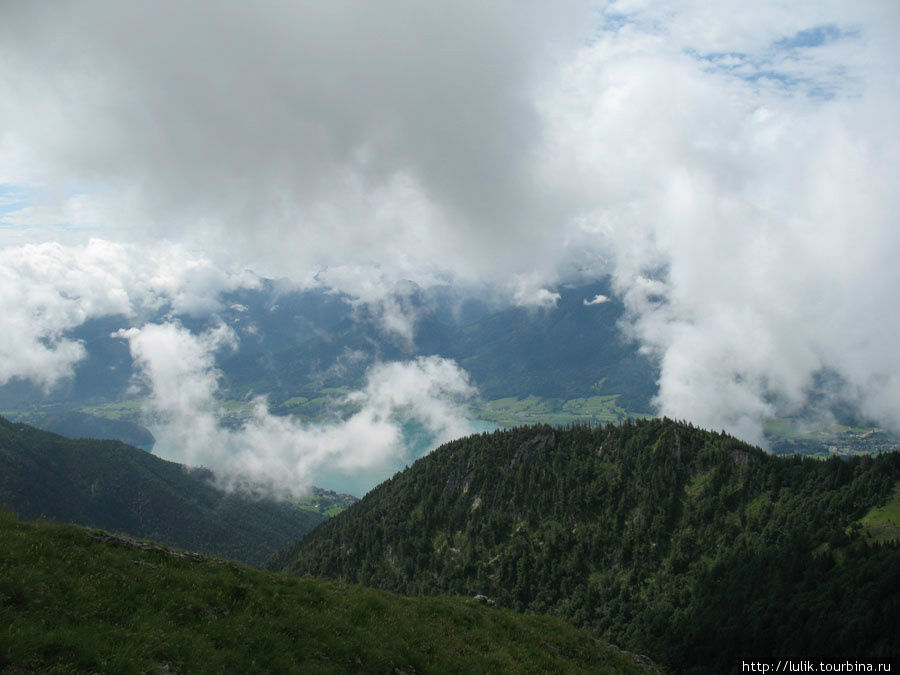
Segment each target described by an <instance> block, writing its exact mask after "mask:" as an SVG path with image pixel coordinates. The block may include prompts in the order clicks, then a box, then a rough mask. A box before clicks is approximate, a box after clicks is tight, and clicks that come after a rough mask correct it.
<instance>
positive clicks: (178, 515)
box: [0, 417, 326, 564]
mask: <svg viewBox="0 0 900 675" xmlns="http://www.w3.org/2000/svg"><path fill="white" fill-rule="evenodd" d="M0 506H2V507H6V508H10V509H12V510H13V511H14V512H15V513H16V514H18V515H19V516H20V517H21V518H26V519H33V518H39V517H42V518H47V519H50V520H55V521H58V522H63V523H76V524H79V525H84V526H89V527H96V528H102V529H104V530H110V531H113V532H124V533H128V534H129V535H132V536H137V537H147V538H149V539H153V540H155V541H159V542H163V543H166V544H169V545H171V546H178V547H181V548H187V549H191V550H194V551H199V552H202V553H209V554H214V555H219V556H223V557H227V558H231V559H233V560H240V561H243V562H247V563H251V564H261V563H262V562H264V561H265V560H266V559H267V558H268V557H269V556H270V555H271V554H272V553H274V552H275V551H277V550H278V549H279V548H281V547H282V546H284V545H286V544H287V543H288V542H290V541H292V540H293V539H296V538H297V537H299V536H300V535H302V534H304V533H305V532H307V531H309V530H311V529H312V528H313V527H315V526H316V525H317V524H319V523H320V522H321V521H323V520H324V519H325V518H326V516H325V515H322V514H320V513H318V512H316V511H313V510H308V509H304V508H301V506H299V505H296V504H292V503H290V502H286V501H277V500H275V499H273V498H271V497H266V498H261V497H259V496H253V495H242V494H240V493H234V492H230V493H229V492H226V491H224V490H222V489H219V488H218V487H216V485H215V483H214V479H213V475H212V473H210V472H209V471H208V470H206V469H200V468H193V467H186V466H183V465H181V464H176V463H174V462H167V461H165V460H163V459H160V458H159V457H156V456H154V455H152V454H150V453H148V452H145V451H143V450H139V449H138V448H135V447H132V446H129V445H126V444H124V443H121V442H119V441H102V440H92V439H84V440H72V439H68V438H65V437H63V436H59V435H57V434H53V433H49V432H45V431H41V430H39V429H36V428H34V427H31V426H29V425H26V424H22V423H18V422H11V421H9V420H6V419H4V418H2V417H0Z"/></svg>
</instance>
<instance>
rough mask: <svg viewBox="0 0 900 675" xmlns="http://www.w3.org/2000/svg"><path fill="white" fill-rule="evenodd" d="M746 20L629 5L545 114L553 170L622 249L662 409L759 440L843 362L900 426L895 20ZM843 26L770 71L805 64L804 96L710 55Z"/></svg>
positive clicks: (611, 244) (870, 7) (588, 50)
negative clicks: (888, 72)
mask: <svg viewBox="0 0 900 675" xmlns="http://www.w3.org/2000/svg"><path fill="white" fill-rule="evenodd" d="M615 7H620V4H619V3H617V4H616V5H615ZM747 7H749V6H743V7H742V8H739V9H738V10H737V11H736V16H734V17H729V16H725V15H721V16H719V15H718V14H717V15H716V18H717V20H716V21H708V20H707V19H709V17H708V13H709V12H711V11H715V10H713V9H711V8H712V6H711V5H708V6H706V8H705V9H700V10H697V11H695V10H694V9H692V8H686V7H682V8H681V9H680V10H679V8H678V7H677V6H676V7H675V8H674V10H673V11H672V12H671V13H669V12H668V11H667V12H665V13H664V12H660V11H659V9H660V6H659V5H656V4H650V5H646V4H644V3H633V4H631V5H630V6H629V8H628V9H627V10H626V7H625V6H621V7H620V8H621V10H622V11H634V12H635V14H634V15H633V16H631V17H630V19H629V20H630V21H631V22H632V23H631V24H629V25H628V26H627V27H626V28H623V29H622V30H620V31H618V32H609V33H606V34H602V35H600V36H599V37H598V39H597V40H596V41H595V42H594V43H593V44H591V45H590V46H587V47H585V48H584V49H583V50H582V52H581V53H580V55H579V56H578V58H577V59H575V60H574V61H573V62H572V63H571V64H569V66H568V67H567V68H566V69H565V70H564V71H563V74H562V78H561V80H560V83H559V86H558V87H557V89H555V94H554V96H553V97H551V98H550V99H548V100H547V101H545V106H546V107H545V116H546V119H547V123H548V125H549V128H550V129H551V131H550V133H549V134H548V138H549V139H550V143H551V147H550V149H549V150H548V151H547V155H546V156H547V157H548V162H547V164H546V165H545V170H546V171H547V172H548V176H550V179H551V180H557V181H559V185H560V190H568V193H569V195H570V201H571V203H573V204H578V209H579V211H580V216H579V217H578V218H577V219H576V220H575V221H574V222H577V223H578V225H579V227H581V228H582V230H583V231H585V232H586V233H589V234H591V235H595V236H596V237H597V238H598V239H601V240H603V241H604V242H605V243H606V246H607V247H608V250H610V251H611V253H612V256H611V259H612V261H613V264H614V270H615V275H614V276H615V281H616V286H617V289H618V290H619V291H620V292H621V293H623V295H624V297H625V300H626V304H627V306H628V309H629V311H630V318H629V326H630V330H632V331H633V332H634V334H635V335H636V336H637V337H638V338H639V339H640V340H641V341H642V342H643V343H644V344H645V345H646V346H647V347H648V348H649V349H650V350H651V351H652V352H653V353H655V354H656V356H657V357H658V358H659V360H660V364H661V378H660V382H659V384H660V392H659V396H658V397H657V404H658V406H659V410H660V412H661V413H664V414H667V415H670V416H674V417H684V418H687V419H690V420H692V421H694V422H697V423H700V424H703V425H707V426H712V427H717V428H718V427H724V428H726V429H728V430H730V431H732V432H735V433H738V434H740V435H741V436H743V437H744V438H747V439H750V440H754V441H760V440H762V421H763V420H764V419H765V418H767V417H769V416H771V415H773V414H776V413H781V414H789V413H792V412H796V411H797V410H799V408H800V407H801V406H802V405H803V404H804V403H805V402H806V395H807V391H808V389H809V388H810V387H811V386H812V384H813V376H814V375H815V373H817V372H819V371H820V370H821V369H823V368H826V369H828V370H830V371H832V372H836V373H838V374H839V376H840V377H841V378H842V379H843V380H844V381H845V382H846V383H847V386H846V387H845V388H844V389H843V391H841V392H840V395H842V396H844V397H847V398H850V399H851V400H856V401H857V402H859V403H860V404H861V406H862V409H863V411H864V412H865V413H867V414H869V415H872V416H873V417H875V418H877V419H880V420H881V421H882V422H883V423H886V424H891V425H893V426H894V428H900V413H898V410H900V395H898V394H900V390H898V384H897V383H898V378H900V357H898V352H897V350H896V349H894V348H893V347H892V346H891V339H890V338H889V337H888V336H889V335H891V334H893V335H896V334H900V316H898V314H897V313H896V312H894V311H892V310H891V308H893V307H895V306H898V301H900V297H898V289H900V268H898V266H897V265H896V262H895V261H894V260H893V259H894V258H895V257H896V252H897V251H900V233H898V230H897V228H896V227H895V224H894V221H895V214H896V212H897V208H898V207H900V199H898V196H897V192H896V190H894V189H893V188H892V187H891V185H892V184H893V183H895V182H896V179H897V178H898V177H900V140H898V139H900V124H898V119H900V117H898V115H897V113H898V110H900V98H898V95H897V90H896V87H890V88H886V87H885V80H884V78H883V71H884V68H885V64H886V63H890V64H892V66H891V67H892V68H893V71H892V72H893V73H894V74H895V75H894V76H895V77H896V73H897V72H898V69H897V68H896V66H897V61H898V59H897V54H896V50H895V49H894V48H893V46H892V42H891V40H892V39H891V38H889V37H888V34H889V31H887V30H885V28H884V26H883V25H878V21H881V20H884V21H886V22H887V23H888V24H890V25H893V26H895V27H896V26H897V25H898V21H897V20H898V13H897V11H896V10H891V11H885V9H884V8H885V7H886V5H876V4H866V5H864V6H862V7H861V8H859V9H858V10H856V11H849V10H848V9H847V7H848V6H846V5H843V6H841V7H836V6H834V5H825V6H823V7H820V8H818V9H814V8H811V7H803V6H800V7H796V6H794V5H793V4H792V5H791V8H790V9H789V10H788V9H785V8H784V7H782V9H781V10H780V12H781V13H782V14H784V13H787V14H789V15H790V16H789V17H787V18H789V19H790V20H786V21H779V20H777V17H778V14H779V13H778V12H776V13H775V14H773V15H772V16H767V15H765V13H759V14H757V13H754V14H753V16H752V19H753V20H752V21H750V22H749V23H747V24H746V25H745V24H743V23H742V20H743V17H744V16H745V15H746V14H747V11H748V10H747ZM755 7H756V5H754V8H755ZM854 7H858V6H854ZM851 18H852V20H851ZM830 22H836V23H837V25H838V28H836V29H835V31H834V32H835V33H836V34H837V33H839V34H840V35H841V37H840V38H835V40H833V41H831V42H828V41H825V42H823V44H822V45H821V46H818V47H815V48H813V47H809V48H805V49H804V54H802V59H800V63H799V64H798V62H796V61H794V60H792V58H793V57H790V56H785V57H784V58H783V59H782V60H780V61H778V62H777V63H773V64H770V66H771V67H772V68H773V69H782V68H783V72H782V71H779V72H780V73H782V74H784V75H786V76H790V77H794V76H795V75H796V73H794V72H793V71H790V72H789V71H788V70H787V68H788V66H790V67H791V68H796V67H800V66H801V65H802V66H803V72H804V73H805V79H804V81H803V82H802V83H798V84H797V85H796V86H794V87H785V86H784V81H782V80H779V81H778V82H775V83H774V84H772V83H769V84H772V86H769V85H768V84H764V83H761V82H760V81H759V80H758V79H753V78H748V77H745V75H746V73H732V72H728V70H727V69H724V68H711V67H710V66H709V63H708V62H707V61H705V60H704V59H701V58H698V57H697V54H698V53H700V52H712V51H716V50H719V51H724V52H730V51H740V52H742V53H745V54H749V55H750V56H748V57H747V58H748V59H749V58H751V57H752V58H758V59H763V60H764V59H765V58H768V59H770V60H772V59H775V58H776V56H777V55H773V53H772V50H773V47H772V45H773V44H776V43H777V42H778V40H781V39H785V38H786V39H789V40H790V39H791V38H793V39H795V40H796V39H797V38H796V34H797V33H798V32H800V31H802V30H805V29H809V28H813V27H816V26H820V25H823V24H830ZM723 31H724V32H723ZM726 39H730V40H732V43H731V46H730V47H729V46H728V43H727V42H724V43H723V40H726ZM851 52H852V53H851ZM848 53H850V55H849V56H848ZM845 57H846V58H847V59H848V60H847V61H846V62H845V61H844V60H843V59H845ZM779 58H780V57H779ZM798 58H799V57H798ZM804 64H805V65H804ZM838 70H840V71H842V72H843V75H842V77H839V78H836V79H835V78H832V77H831V75H830V74H831V73H834V72H836V71H838ZM776 74H778V73H776ZM779 77H780V75H779ZM776 79H777V78H776ZM776 85H777V86H776ZM826 90H827V91H826ZM824 94H827V96H826V95H824ZM863 316H866V317H871V318H873V319H874V320H869V319H862V318H861V317H863ZM875 317H877V318H875ZM859 392H865V394H861V393H859Z"/></svg>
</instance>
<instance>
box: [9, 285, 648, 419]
mask: <svg viewBox="0 0 900 675" xmlns="http://www.w3.org/2000/svg"><path fill="white" fill-rule="evenodd" d="M558 292H559V294H560V299H559V302H558V304H557V306H556V307H552V308H544V309H534V308H525V307H507V308H505V309H497V308H491V307H490V306H489V305H487V304H486V303H484V302H481V301H477V300H475V299H465V298H459V297H455V296H454V295H453V293H452V292H451V291H450V290H443V291H442V290H441V289H428V290H427V291H426V290H424V289H420V288H418V287H417V286H416V285H415V284H412V283H411V282H408V283H407V284H405V285H404V284H400V285H398V288H397V291H396V293H395V294H394V295H392V296H390V297H389V298H388V299H387V300H388V302H387V304H389V305H391V306H392V307H394V309H393V310H390V311H401V312H403V313H404V314H405V316H406V318H407V319H409V320H410V321H411V322H412V323H411V325H412V326H413V327H414V332H413V335H412V340H411V341H410V340H408V339H407V338H405V337H403V336H401V335H398V334H396V333H393V332H391V331H390V330H388V329H387V328H386V327H385V323H384V320H383V316H384V315H383V311H385V309H384V307H383V306H381V305H378V304H377V303H376V304H375V305H372V306H369V305H365V304H361V303H357V302H354V301H353V300H352V298H350V297H349V296H347V295H345V294H340V293H334V292H332V291H330V290H329V289H321V288H320V289H307V290H304V291H297V290H292V289H290V288H289V287H283V286H282V285H281V284H279V283H277V282H275V281H272V280H263V282H262V283H261V285H260V287H259V288H257V289H240V290H237V291H233V292H230V293H226V294H223V296H222V297H221V309H220V311H219V312H217V313H216V314H215V315H214V316H213V317H212V318H210V319H202V320H201V319H196V318H192V317H190V316H178V315H172V314H171V313H170V312H169V311H168V310H167V309H166V308H163V309H161V310H160V311H159V312H158V313H157V314H156V315H153V316H143V317H141V318H140V320H139V322H138V324H137V325H142V324H143V323H144V322H161V321H168V320H172V319H174V320H177V321H179V322H180V323H181V324H182V325H184V326H185V327H186V328H188V329H190V330H191V331H194V332H200V331H203V330H205V329H206V328H209V327H210V326H212V325H215V324H217V323H218V322H219V321H223V322H224V323H225V324H227V325H228V326H230V327H231V328H232V329H233V330H234V331H235V333H236V334H237V336H238V338H239V349H238V352H237V353H236V354H233V355H231V356H226V357H223V358H222V359H221V360H220V362H219V363H218V364H217V365H218V367H219V368H220V369H221V371H222V373H223V376H224V378H223V383H222V384H223V395H224V396H225V397H229V398H232V399H238V400H242V399H244V398H245V397H246V396H248V395H256V394H267V395H269V397H270V399H271V401H272V403H273V405H274V406H275V407H276V408H277V405H278V404H279V403H280V402H282V401H284V400H286V399H289V398H291V397H295V396H309V395H311V394H313V393H315V392H318V391H319V390H321V389H323V388H329V387H351V388H352V387H358V386H360V385H361V384H362V382H363V379H364V376H365V372H366V370H367V368H368V367H369V366H371V365H372V364H373V363H375V362H378V361H395V360H409V359H412V358H415V357H416V356H419V355H429V356H430V355H438V356H443V357H445V358H451V359H454V360H456V361H457V362H458V363H459V364H460V365H461V366H462V367H463V368H465V369H466V370H467V372H469V374H470V375H471V377H472V380H473V383H474V384H475V385H476V386H477V387H478V388H479V390H480V392H481V394H482V395H483V396H484V397H485V398H487V399H490V398H497V397H506V396H523V397H524V396H529V395H537V396H550V397H563V398H574V397H578V396H582V397H583V396H592V395H594V394H598V393H599V394H616V395H619V396H620V397H621V400H620V405H623V406H624V407H625V408H627V409H628V410H629V411H630V412H635V413H643V412H650V410H651V406H650V399H651V398H652V396H653V395H654V394H655V392H656V370H655V366H654V365H653V364H652V363H651V362H650V361H649V360H648V359H647V358H646V357H645V356H643V355H642V354H640V353H639V352H638V349H637V345H636V344H632V343H628V342H627V341H626V340H624V339H623V337H622V336H621V334H620V333H619V331H618V327H617V322H618V321H619V319H620V318H621V317H622V315H623V313H624V306H623V305H622V303H621V302H620V301H619V300H617V299H616V298H615V297H614V296H613V294H612V292H611V291H610V289H609V286H608V284H607V283H606V282H596V283H592V284H586V285H583V286H578V287H561V288H559V289H558ZM597 295H606V296H608V298H609V299H608V301H607V302H603V303H600V304H595V305H590V304H586V303H587V302H589V301H590V300H592V299H593V298H595V297H596V296H597ZM133 322H135V319H134V318H129V317H125V316H108V317H102V318H96V319H91V320H89V321H87V322H85V323H84V324H83V325H81V326H79V327H78V328H76V329H74V330H72V331H70V333H69V334H68V335H67V337H69V338H71V339H75V340H79V341H81V342H82V344H83V345H84V346H85V349H86V352H87V356H86V358H85V359H84V360H83V361H81V362H79V363H77V364H76V366H75V376H74V378H73V379H71V380H68V381H65V382H63V383H61V384H60V385H59V386H58V387H57V388H56V389H54V390H53V391H52V392H50V393H49V394H48V393H47V392H44V391H43V390H41V389H40V388H38V387H36V386H33V385H31V384H30V383H28V382H22V381H18V380H15V381H12V382H8V383H6V384H5V385H3V386H0V410H7V411H24V410H28V409H30V408H33V407H41V408H43V407H46V406H49V405H52V406H55V410H63V409H75V408H82V407H87V406H95V405H97V404H101V403H104V402H111V401H117V400H122V399H124V398H128V397H131V396H133V395H134V394H133V393H132V391H133V387H134V385H135V381H134V379H133V375H134V370H133V365H132V363H131V357H130V355H129V350H128V344H127V342H126V341H125V340H123V339H121V338H118V337H115V336H114V334H115V332H116V331H117V330H119V329H121V328H124V327H128V326H131V325H132V324H133ZM45 412H46V411H45Z"/></svg>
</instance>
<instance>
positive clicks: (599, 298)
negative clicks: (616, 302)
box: [584, 293, 609, 307]
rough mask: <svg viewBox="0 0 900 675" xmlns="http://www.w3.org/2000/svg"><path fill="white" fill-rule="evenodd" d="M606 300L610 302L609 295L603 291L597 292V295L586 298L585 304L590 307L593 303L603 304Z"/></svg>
mask: <svg viewBox="0 0 900 675" xmlns="http://www.w3.org/2000/svg"><path fill="white" fill-rule="evenodd" d="M604 302H609V298H608V297H607V296H605V295H603V294H602V293H597V295H595V296H594V297H593V298H591V299H590V300H588V299H587V298H585V299H584V306H585V307H590V306H591V305H602V304H603V303H604Z"/></svg>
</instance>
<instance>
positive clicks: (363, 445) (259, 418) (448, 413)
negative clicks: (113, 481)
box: [119, 323, 474, 495]
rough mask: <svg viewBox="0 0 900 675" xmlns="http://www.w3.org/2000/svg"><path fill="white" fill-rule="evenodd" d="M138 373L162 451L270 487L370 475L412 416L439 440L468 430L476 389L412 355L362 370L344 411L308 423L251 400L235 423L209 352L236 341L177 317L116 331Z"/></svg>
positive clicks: (450, 370)
mask: <svg viewBox="0 0 900 675" xmlns="http://www.w3.org/2000/svg"><path fill="white" fill-rule="evenodd" d="M119 335H120V337H122V338H125V339H127V340H128V342H129V347H130V350H131V354H132V358H133V359H134V362H135V365H136V366H137V368H138V370H139V372H140V374H141V375H140V377H141V378H142V380H143V382H144V383H145V384H146V386H147V387H148V388H149V392H150V394H149V399H148V400H149V404H148V408H147V414H148V420H149V421H150V422H151V423H152V425H153V428H154V434H155V435H156V436H157V439H158V442H157V448H158V452H161V453H163V454H165V456H166V457H167V458H168V459H172V460H176V461H180V462H184V463H187V464H190V465H204V466H207V467H208V468H210V469H212V470H213V471H214V472H215V474H216V476H217V478H218V479H219V481H220V483H221V484H222V485H224V486H226V487H231V488H235V487H240V486H245V485H247V484H248V483H249V484H252V485H254V486H256V487H260V486H263V487H265V488H266V489H269V490H273V491H275V492H278V493H287V494H294V495H299V494H303V493H305V492H306V491H308V489H309V487H310V485H311V484H312V481H313V480H314V479H315V476H316V475H319V474H320V473H321V472H323V471H326V470H327V471H331V472H332V474H334V473H335V472H337V473H343V474H345V475H353V474H356V473H360V472H365V473H366V474H367V475H368V483H369V484H370V485H371V483H372V477H373V476H376V475H379V474H381V475H383V476H384V477H385V478H386V477H387V476H388V475H389V474H390V473H392V472H393V470H394V468H395V467H394V465H395V464H396V462H397V461H400V460H408V459H410V457H409V455H408V452H409V449H408V448H407V447H406V445H405V439H404V434H403V425H404V424H406V423H410V422H415V423H418V424H420V425H421V426H422V427H423V428H424V429H425V430H426V431H427V432H428V433H429V434H430V436H431V437H432V439H433V443H440V442H443V441H447V440H450V439H452V438H456V437H459V436H462V435H464V434H465V433H467V432H468V430H469V425H468V423H467V421H466V416H465V412H466V410H465V402H466V401H467V400H468V399H469V398H471V397H472V396H473V395H474V389H473V388H472V386H471V384H470V383H469V381H468V376H467V374H466V373H465V371H463V370H461V369H460V368H459V367H458V366H457V365H456V364H455V363H454V362H453V361H450V360H447V359H443V358H439V357H436V356H433V357H419V358H418V359H416V360H413V361H408V362H396V363H384V364H378V365H375V366H373V367H372V368H370V370H369V371H368V373H367V379H366V385H365V387H364V388H363V389H361V390H359V391H355V392H352V393H350V394H348V395H347V396H346V398H345V399H343V400H342V401H338V403H340V404H341V405H342V406H344V407H346V406H348V405H349V406H350V407H351V408H352V409H353V412H351V413H350V414H349V415H346V416H345V418H344V419H336V420H335V421H334V422H332V423H327V424H318V425H307V424H303V423H301V422H299V421H297V420H295V419H293V418H290V417H277V416H274V415H272V414H270V413H269V411H268V408H267V405H266V401H265V400H264V399H262V398H257V399H255V400H254V401H253V402H252V406H251V409H250V411H249V414H248V416H247V417H246V418H245V419H243V420H241V422H240V424H239V425H238V427H237V428H233V427H234V425H233V424H232V425H230V427H226V426H225V425H224V424H223V423H224V422H225V421H226V417H227V413H226V411H225V410H224V409H223V408H222V407H221V406H220V404H219V403H218V401H217V400H216V395H217V392H218V383H219V378H220V373H219V371H218V370H217V369H216V366H215V354H216V353H217V352H219V351H221V350H223V349H232V348H234V347H235V346H236V336H235V334H234V332H233V331H232V330H231V329H230V328H228V327H227V326H225V325H220V326H218V327H216V328H214V329H210V330H209V331H207V332H205V333H202V334H199V335H195V334H192V333H191V332H189V331H188V330H187V329H185V328H184V327H183V326H181V325H179V324H178V323H165V324H147V325H145V326H143V327H142V328H140V329H138V328H132V329H130V330H126V331H121V332H120V333H119Z"/></svg>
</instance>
